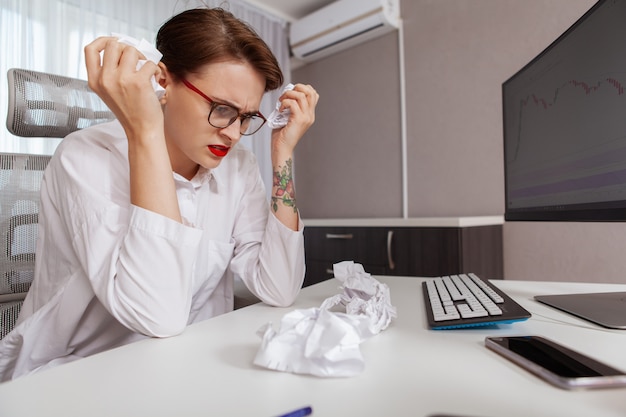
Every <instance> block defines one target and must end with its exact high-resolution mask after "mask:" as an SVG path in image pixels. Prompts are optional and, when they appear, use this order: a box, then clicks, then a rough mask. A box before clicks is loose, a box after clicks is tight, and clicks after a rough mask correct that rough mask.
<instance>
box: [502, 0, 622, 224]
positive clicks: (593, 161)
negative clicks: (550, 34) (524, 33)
mask: <svg viewBox="0 0 626 417" xmlns="http://www.w3.org/2000/svg"><path fill="white" fill-rule="evenodd" d="M625 88H626V1H624V0H600V1H599V2H597V3H596V4H595V5H594V6H593V7H592V8H591V9H590V10H589V11H588V12H587V13H586V14H585V15H584V16H582V17H581V18H580V19H579V20H578V21H577V22H576V23H574V24H573V25H572V26H571V27H570V28H569V29H568V30H567V31H566V32H565V33H564V34H563V35H561V36H560V37H559V38H558V39H556V40H555V41H554V42H553V43H552V44H551V45H550V46H549V47H548V48H546V49H545V50H544V51H543V52H541V53H540V54H539V55H538V56H537V57H536V58H534V59H533V60H532V61H531V62H530V63H528V64H527V65H526V66H524V67H523V68H522V69H521V70H520V71H518V72H517V73H516V74H514V75H513V76H512V77H511V78H509V79H508V80H506V81H505V82H504V83H503V85H502V96H503V97H502V98H503V116H504V117H503V123H504V169H505V198H506V202H505V219H506V220H509V221H510V220H520V221H523V220H530V221H538V220H545V221H624V220H626V94H625V92H624V89H625Z"/></svg>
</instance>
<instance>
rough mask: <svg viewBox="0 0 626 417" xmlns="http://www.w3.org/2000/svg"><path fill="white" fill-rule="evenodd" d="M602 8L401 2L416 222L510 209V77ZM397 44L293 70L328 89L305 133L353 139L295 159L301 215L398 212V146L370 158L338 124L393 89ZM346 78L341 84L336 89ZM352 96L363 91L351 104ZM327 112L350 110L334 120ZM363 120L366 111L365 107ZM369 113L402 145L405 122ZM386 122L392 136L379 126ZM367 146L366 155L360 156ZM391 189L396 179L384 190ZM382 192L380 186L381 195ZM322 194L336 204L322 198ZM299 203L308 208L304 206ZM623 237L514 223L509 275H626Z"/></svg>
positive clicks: (594, 227)
mask: <svg viewBox="0 0 626 417" xmlns="http://www.w3.org/2000/svg"><path fill="white" fill-rule="evenodd" d="M594 3H595V0H402V1H401V8H402V16H403V21H404V43H405V56H406V66H405V69H406V94H407V114H408V120H407V150H408V152H407V160H408V166H407V170H408V187H407V188H408V194H407V203H408V214H409V216H410V217H433V216H434V217H439V216H472V215H493V214H502V213H503V211H504V204H503V200H504V185H503V166H502V157H503V156H502V113H501V112H502V108H501V85H502V82H503V81H505V80H506V79H507V78H508V77H510V76H511V75H513V74H514V73H515V72H516V71H517V70H519V69H520V68H521V67H522V66H523V65H525V64H526V63H527V62H528V61H529V60H531V59H532V58H533V57H534V56H536V55H537V54H538V53H539V52H540V51H541V50H543V49H544V48H545V47H546V46H547V45H548V44H549V43H550V42H552V41H553V40H554V39H556V38H557V37H558V36H559V35H560V34H561V33H562V32H563V31H564V30H566V29H567V28H568V27H569V26H570V25H571V24H572V23H573V22H574V21H575V20H576V19H577V18H578V17H580V16H581V15H582V14H583V13H584V12H585V11H586V10H588V9H589V8H590V7H591V6H592V5H593V4H594ZM396 40H397V39H395V38H393V37H389V36H386V37H385V38H383V39H379V40H377V41H372V42H370V43H368V44H364V45H361V46H359V47H357V48H355V49H354V50H351V51H349V52H346V53H341V54H338V55H335V56H332V57H328V58H326V59H325V60H321V61H318V62H315V63H313V64H311V65H309V66H306V67H303V68H301V69H298V70H296V71H294V77H293V78H294V80H295V81H300V80H301V79H302V80H306V82H310V83H311V84H314V85H320V86H322V90H323V91H322V93H323V94H322V100H321V101H320V113H321V114H320V117H319V118H318V122H317V123H316V126H315V128H314V130H312V132H311V135H309V136H308V137H307V138H306V140H307V141H311V142H315V141H316V140H320V141H322V140H323V139H324V138H329V137H331V138H336V140H338V141H339V140H341V141H342V142H343V141H345V143H344V144H343V145H342V146H343V147H344V149H345V151H343V152H342V154H341V158H336V155H335V157H328V156H327V157H326V158H325V159H316V158H311V157H310V155H311V153H310V149H306V152H301V153H300V154H297V155H296V161H295V164H296V175H297V182H298V193H299V195H298V198H299V205H300V207H301V208H302V212H303V216H304V217H305V218H307V217H309V218H310V217H329V218H330V217H397V216H400V215H401V214H400V213H401V212H402V207H401V206H402V196H401V195H398V193H399V192H401V189H399V188H398V186H397V183H398V182H399V181H400V179H401V177H400V174H399V173H398V171H397V170H395V171H394V170H393V169H392V167H393V166H394V165H395V164H397V163H398V161H399V158H398V155H397V153H394V152H388V155H384V154H383V153H376V154H375V155H376V157H373V156H372V155H371V152H372V151H373V150H372V149H369V150H368V149H363V148H362V147H359V145H360V144H362V143H363V139H362V135H363V130H361V131H359V132H360V135H358V136H356V137H355V136H353V135H350V134H349V132H350V130H349V129H348V128H347V127H345V126H344V127H340V128H338V127H337V124H336V123H342V124H346V123H348V124H349V123H350V120H351V119H350V117H351V116H350V113H351V112H353V111H356V109H361V110H363V111H368V110H367V109H368V108H370V106H368V105H367V104H368V94H363V93H362V91H370V92H372V93H373V94H371V96H372V97H375V96H376V95H377V94H379V93H380V91H382V88H381V85H382V83H384V84H385V85H386V86H387V88H388V89H391V90H392V91H393V89H395V88H397V85H398V82H399V81H398V71H397V67H395V66H394V65H393V63H391V62H390V61H389V59H390V58H391V57H393V53H392V52H389V51H390V50H392V48H393V47H394V45H395V42H396ZM381 48H383V49H382V50H381ZM355 59H356V60H357V62H358V63H359V65H358V66H357V67H356V68H355V67H353V66H352V67H351V66H350V65H353V64H350V62H354V60H355ZM346 65H347V66H348V67H346ZM342 68H344V69H345V68H350V70H351V71H353V73H352V74H353V75H352V76H346V75H341V77H342V78H338V74H344V73H343V70H342ZM339 79H340V80H341V82H342V84H341V85H342V86H343V87H341V88H339V87H337V86H338V84H337V81H338V80H339ZM364 80H367V81H364ZM353 91H360V92H361V93H359V94H357V95H355V97H354V99H351V98H350V94H352V93H351V92H353ZM386 99H387V100H390V101H389V102H388V104H389V106H390V109H391V110H392V111H397V104H395V102H394V100H399V94H398V95H397V96H394V95H393V94H391V95H387V96H386ZM337 103H340V107H337ZM394 106H396V107H394ZM322 108H323V110H322ZM328 114H344V115H345V116H344V117H343V118H342V119H341V120H333V119H332V118H330V117H328V116H327V115H328ZM390 114H391V112H390V113H389V115H390ZM360 117H361V118H363V117H364V116H363V113H360ZM365 119H366V120H367V119H368V118H367V116H365ZM369 120H371V124H370V129H368V130H367V131H368V132H370V133H372V134H374V135H376V137H378V138H380V139H379V140H380V141H381V143H383V142H385V141H387V142H385V143H389V144H390V145H391V146H397V145H398V143H399V138H398V137H397V136H394V135H399V134H400V131H399V130H398V128H397V125H394V123H397V119H393V118H392V117H382V118H372V117H370V118H369ZM381 126H382V128H383V129H386V132H387V133H389V134H388V135H386V136H385V135H384V133H381V130H380V128H381ZM337 133H340V134H337ZM366 133H367V132H366ZM348 149H352V151H349V150H348ZM327 151H328V149H327ZM367 152H370V153H369V154H367V156H366V157H365V159H364V158H363V155H364V154H365V153H367ZM350 155H353V156H354V158H350ZM304 158H307V159H308V166H307V164H303V163H302V160H303V159H304ZM320 161H322V162H321V163H320ZM380 167H383V169H379V168H380ZM349 170H352V171H349ZM354 170H363V174H362V175H360V176H356V175H353V174H350V172H353V171H354ZM321 171H326V172H332V175H333V177H332V180H328V178H327V177H323V176H322V179H323V181H320V180H319V177H318V180H317V181H318V183H317V184H318V185H317V186H314V185H313V180H312V178H313V175H312V172H315V174H316V175H319V172H321ZM384 184H388V185H387V189H385V188H384ZM301 185H302V187H301ZM316 187H317V188H316ZM380 189H383V190H384V192H383V195H380V192H379V191H378V190H380ZM322 190H323V193H324V194H325V195H327V196H329V197H330V198H331V200H327V201H321V199H322V197H323V194H322ZM303 194H306V195H307V197H303ZM342 196H343V197H347V198H345V199H342V198H341V197H342ZM353 197H354V198H353ZM302 198H304V203H305V204H304V206H303V205H302V204H301V203H300V202H301V201H302V200H301V199H302ZM354 201H357V202H358V204H355V203H354ZM333 206H334V207H333ZM625 232H626V225H624V224H622V223H606V224H604V223H603V224H596V223H512V222H509V223H507V224H506V225H505V228H504V251H505V254H504V255H505V259H504V263H505V277H506V278H507V279H540V280H573V281H601V282H626V276H624V275H626V274H624V273H622V271H624V272H626V256H622V255H621V252H622V250H623V249H626V233H625ZM623 236H625V237H623Z"/></svg>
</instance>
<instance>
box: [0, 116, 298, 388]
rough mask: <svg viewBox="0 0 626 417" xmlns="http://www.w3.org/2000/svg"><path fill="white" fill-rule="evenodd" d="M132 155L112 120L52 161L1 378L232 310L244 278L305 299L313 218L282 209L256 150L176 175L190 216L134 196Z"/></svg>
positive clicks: (264, 289) (274, 297)
mask: <svg viewBox="0 0 626 417" xmlns="http://www.w3.org/2000/svg"><path fill="white" fill-rule="evenodd" d="M127 152H128V143H127V140H126V138H125V135H124V131H123V129H122V127H121V126H120V124H119V123H118V122H111V123H106V124H103V125H98V126H95V127H93V128H88V129H85V130H82V131H80V132H76V133H74V134H72V135H70V136H68V137H67V138H65V139H64V140H63V142H62V143H61V144H60V145H59V148H58V150H57V152H56V154H55V156H54V157H53V158H52V160H51V161H50V163H49V165H48V168H47V170H46V172H45V174H44V179H43V182H42V191H41V204H42V209H41V213H40V215H39V216H40V217H39V222H40V226H39V240H38V244H37V258H36V259H37V260H36V262H37V265H36V272H35V279H34V282H33V284H32V287H31V289H30V291H29V293H28V296H27V297H26V300H25V302H24V306H23V308H22V312H21V315H20V317H19V321H18V324H17V326H16V327H15V329H14V330H13V331H12V332H11V333H9V334H8V335H7V336H5V338H4V339H2V340H1V341H0V381H1V380H7V379H11V378H15V377H18V376H20V375H24V374H27V373H29V372H32V371H34V370H37V369H41V368H45V367H49V366H53V365H56V364H59V363H64V362H68V361H71V360H74V359H77V358H81V357H85V356H88V355H91V354H94V353H97V352H101V351H103V350H107V349H110V348H113V347H116V346H120V345H123V344H126V343H129V342H131V341H135V340H138V339H140V338H144V337H167V336H172V335H176V334H178V333H180V332H182V331H183V330H184V328H185V327H186V326H187V325H188V324H190V323H194V322H197V321H199V320H204V319H207V318H209V317H213V316H215V315H218V314H222V313H225V312H228V311H231V310H232V309H233V279H234V277H235V276H236V277H239V279H241V280H242V281H243V282H244V283H245V284H246V286H247V287H248V289H249V290H250V291H251V292H252V293H253V294H254V295H256V296H257V297H258V298H260V299H261V300H262V301H264V302H266V303H268V304H271V305H276V306H288V305H290V304H291V303H292V302H293V301H294V299H295V297H296V296H297V294H298V292H299V290H300V288H301V286H302V282H303V280H304V271H305V265H304V238H303V233H302V229H303V225H302V221H300V222H299V223H300V230H299V231H297V232H294V231H292V230H290V229H288V228H286V227H285V226H284V225H283V224H282V223H280V222H279V221H278V220H277V219H276V217H274V215H273V214H270V210H269V203H268V202H267V198H266V194H265V189H264V186H263V183H262V180H261V177H260V175H259V169H258V166H257V163H256V160H255V158H254V156H253V155H252V153H251V152H250V151H248V150H247V149H246V148H244V147H243V146H236V147H235V148H233V149H231V151H230V153H229V154H228V156H226V157H225V158H224V159H223V160H222V162H221V163H220V165H219V166H218V167H217V168H215V169H212V170H210V171H209V170H205V169H200V170H199V172H198V173H197V175H196V176H195V177H194V178H193V179H192V180H191V181H188V180H186V179H185V178H183V177H181V176H179V175H177V174H174V178H175V182H176V190H177V194H178V200H179V205H180V209H181V214H182V216H183V220H184V221H183V223H184V224H180V223H178V222H175V221H173V220H171V219H169V218H166V217H164V216H161V215H159V214H156V213H154V212H151V211H148V210H145V209H142V208H140V207H137V206H133V205H131V204H130V186H129V166H128V157H127ZM215 337H226V335H215Z"/></svg>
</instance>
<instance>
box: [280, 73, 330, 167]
mask: <svg viewBox="0 0 626 417" xmlns="http://www.w3.org/2000/svg"><path fill="white" fill-rule="evenodd" d="M279 100H280V102H281V104H280V109H279V111H282V110H284V109H289V111H290V112H291V114H290V116H289V122H288V123H287V125H286V126H284V127H282V128H279V129H274V131H273V132H272V154H273V155H274V154H277V155H291V154H293V150H294V148H295V147H296V145H297V144H298V141H300V138H301V137H302V136H303V135H304V133H305V132H306V131H307V130H308V129H309V127H311V125H312V124H313V122H314V121H315V107H316V106H317V102H318V100H319V94H317V91H315V89H314V88H313V87H311V86H310V85H304V84H296V85H295V87H294V88H293V90H289V91H285V92H284V93H283V94H282V95H281V96H280V98H279ZM281 159H282V158H281Z"/></svg>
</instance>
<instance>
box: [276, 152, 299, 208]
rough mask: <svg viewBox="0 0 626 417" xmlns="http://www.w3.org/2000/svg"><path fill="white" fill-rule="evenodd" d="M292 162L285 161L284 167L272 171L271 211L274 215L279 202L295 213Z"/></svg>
mask: <svg viewBox="0 0 626 417" xmlns="http://www.w3.org/2000/svg"><path fill="white" fill-rule="evenodd" d="M292 165H293V161H292V160H291V158H289V159H288V160H287V161H285V166H283V167H282V168H281V167H280V166H279V167H278V170H277V171H274V185H273V192H272V210H274V213H275V212H277V211H278V202H279V201H281V202H282V203H283V205H284V206H287V207H293V212H294V213H297V212H298V209H297V207H296V194H295V190H294V187H293V170H292Z"/></svg>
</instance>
